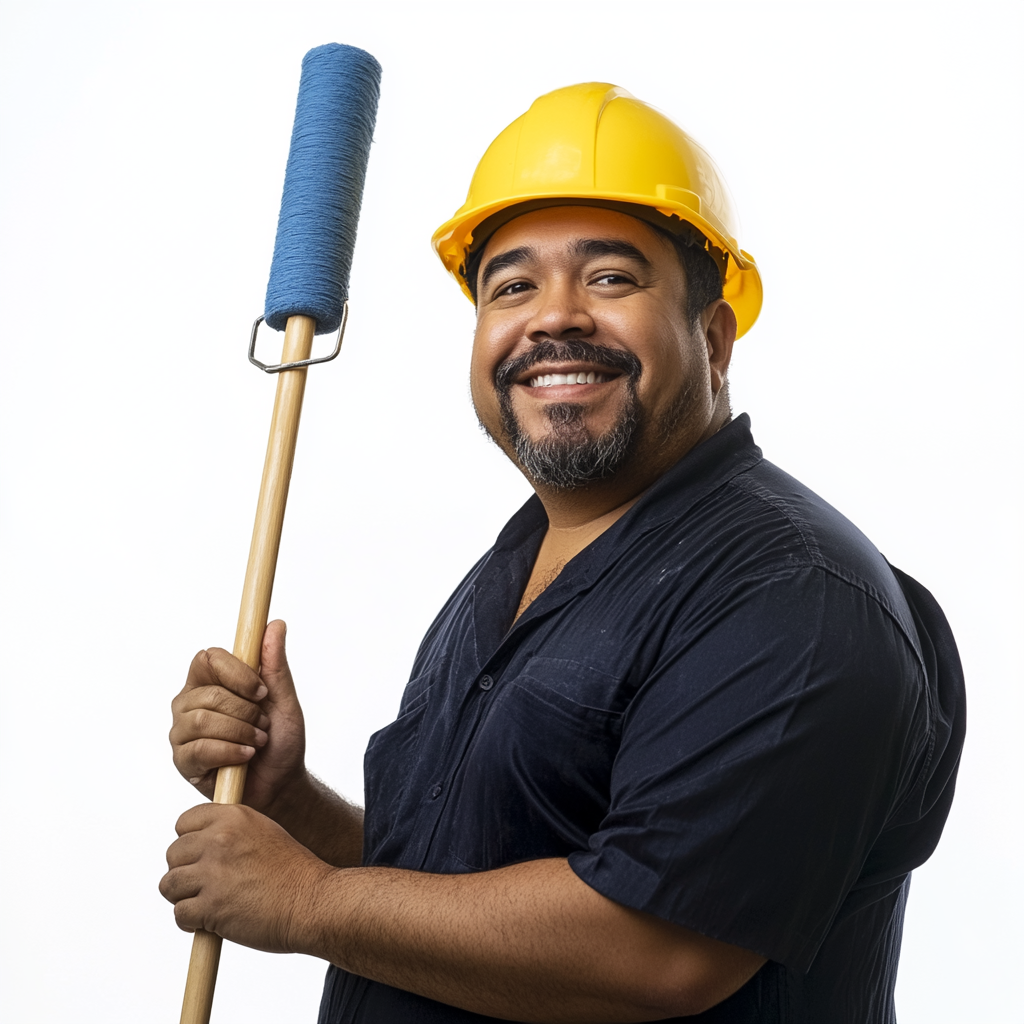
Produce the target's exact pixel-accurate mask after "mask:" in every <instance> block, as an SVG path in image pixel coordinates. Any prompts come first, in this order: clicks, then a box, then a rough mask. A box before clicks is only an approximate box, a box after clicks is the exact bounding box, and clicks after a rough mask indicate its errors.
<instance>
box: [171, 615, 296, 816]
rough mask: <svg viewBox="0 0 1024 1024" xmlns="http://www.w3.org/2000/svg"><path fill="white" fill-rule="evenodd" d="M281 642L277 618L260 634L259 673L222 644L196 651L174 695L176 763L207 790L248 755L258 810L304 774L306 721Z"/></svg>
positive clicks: (250, 798) (248, 789)
mask: <svg viewBox="0 0 1024 1024" xmlns="http://www.w3.org/2000/svg"><path fill="white" fill-rule="evenodd" d="M284 645H285V624H284V623H283V622H281V621H280V620H279V619H277V620H275V621H274V622H271V623H270V624H269V625H268V626H267V630H266V632H265V633H264V635H263V651H262V665H261V667H260V674H259V675H257V673H256V672H254V671H253V670H252V669H251V668H249V667H248V666H247V665H245V664H244V663H243V662H241V661H239V660H238V659H237V658H235V657H233V656H232V655H230V654H228V652H227V651H225V650H222V649H221V648H219V647H211V648H210V649H209V650H206V651H200V652H199V653H198V654H197V655H196V656H195V658H193V659H192V664H191V666H190V667H189V671H188V678H187V679H186V681H185V688H184V689H183V690H182V691H181V693H179V694H178V696H177V697H175V698H174V700H173V701H172V702H171V711H172V712H173V715H174V721H173V724H172V725H171V732H170V741H171V747H172V749H173V751H174V765H175V767H176V768H177V769H178V771H179V772H181V774H182V775H183V776H184V777H185V778H186V779H188V781H189V782H191V783H192V785H194V786H195V787H196V789H198V790H199V792H200V793H202V794H203V796H205V797H207V798H211V797H212V796H213V788H214V782H215V780H216V775H217V769H218V768H219V767H221V766H222V765H228V764H246V763H247V762H248V763H249V770H248V773H247V775H246V780H245V796H244V798H243V799H244V801H245V803H246V804H248V805H249V806H250V807H255V808H256V809H257V810H261V811H267V810H269V809H270V808H271V807H272V806H273V804H274V802H275V801H276V800H277V798H278V797H279V796H280V795H281V794H282V792H283V791H284V790H286V789H288V788H289V787H293V786H295V785H296V784H298V783H300V782H301V781H302V780H304V778H305V767H304V757H305V750H306V734H305V724H304V722H303V719H302V708H301V707H300V706H299V700H298V697H297V696H296V695H295V684H294V682H293V681H292V674H291V671H290V669H289V668H288V660H287V658H286V656H285V646H284Z"/></svg>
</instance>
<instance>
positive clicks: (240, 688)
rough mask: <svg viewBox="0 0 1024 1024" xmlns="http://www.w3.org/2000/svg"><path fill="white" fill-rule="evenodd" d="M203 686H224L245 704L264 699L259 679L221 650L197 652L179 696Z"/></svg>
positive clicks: (243, 663) (251, 671)
mask: <svg viewBox="0 0 1024 1024" xmlns="http://www.w3.org/2000/svg"><path fill="white" fill-rule="evenodd" d="M203 686H223V687H224V688H225V689H227V690H230V691H231V692H232V693H235V694H238V696H239V697H243V698H245V699H246V700H248V701H260V700H262V699H263V698H264V697H265V696H266V695H267V688H266V685H265V684H264V682H263V680H262V679H260V677H259V675H258V674H257V673H256V672H254V671H253V670H252V669H251V668H249V666H248V665H246V664H245V662H243V661H239V660H238V658H236V657H235V656H234V655H232V654H229V653H228V652H227V651H225V650H224V649H223V648H221V647H211V648H209V649H208V650H205V651H200V652H199V653H198V654H197V655H196V656H195V657H194V658H193V659H192V664H191V665H190V666H189V670H188V678H187V679H186V681H185V690H184V691H182V694H184V693H186V692H187V691H189V690H194V689H197V688H199V687H203Z"/></svg>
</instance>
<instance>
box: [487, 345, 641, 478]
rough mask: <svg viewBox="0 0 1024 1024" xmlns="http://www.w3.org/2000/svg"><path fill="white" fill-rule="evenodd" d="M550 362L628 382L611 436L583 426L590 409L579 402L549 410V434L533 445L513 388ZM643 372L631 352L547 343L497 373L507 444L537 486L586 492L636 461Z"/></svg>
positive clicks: (551, 406) (547, 412) (558, 405)
mask: <svg viewBox="0 0 1024 1024" xmlns="http://www.w3.org/2000/svg"><path fill="white" fill-rule="evenodd" d="M546 361H550V362H586V363H590V364H593V365H597V366H606V367H608V368H609V369H612V370H616V371H619V372H620V373H621V374H623V375H624V376H625V378H626V400H625V403H624V405H623V408H622V411H621V412H620V414H619V417H618V419H617V420H616V421H615V423H614V424H613V426H612V427H611V428H610V429H609V430H606V431H605V432H604V433H603V434H600V435H598V436H596V437H595V436H593V435H592V434H591V433H590V431H589V430H588V429H587V425H586V422H585V411H586V406H585V405H584V404H582V403H577V402H556V403H554V404H552V405H549V406H548V407H547V408H546V410H545V413H546V415H547V419H548V425H549V427H550V431H549V433H548V434H547V436H545V437H544V438H543V439H542V440H540V441H534V440H533V438H531V437H530V436H529V435H528V434H527V433H526V432H525V431H524V430H523V428H522V425H521V424H520V422H519V419H518V418H517V416H516V413H515V410H514V409H513V407H512V387H513V385H514V383H515V381H516V379H518V378H519V377H521V376H522V374H524V373H525V372H526V371H527V370H529V369H530V368H531V367H532V366H536V365H537V364H538V363H542V362H546ZM640 370H641V366H640V360H639V359H637V358H636V356H634V355H633V354H632V353H631V352H623V351H621V350H618V349H610V348H603V347H599V346H597V345H592V344H591V343H589V342H586V341H580V340H570V341H561V342H556V341H544V342H541V343H540V344H538V345H537V346H536V348H534V349H533V350H532V351H530V352H528V353H527V354H526V355H523V356H519V357H518V358H516V359H510V360H508V361H507V362H505V363H502V364H501V366H499V367H498V370H497V372H496V373H495V375H494V381H495V387H496V391H497V395H498V405H499V408H500V411H501V425H502V430H503V432H504V435H505V440H506V441H507V442H508V444H509V445H510V446H511V448H512V450H513V451H514V452H515V457H516V460H517V461H518V462H519V465H520V466H521V467H522V470H523V472H524V473H525V474H526V475H527V476H528V477H529V478H530V480H531V481H532V482H533V483H534V484H543V485H545V486H548V487H553V488H556V489H558V490H575V489H578V488H581V487H586V486H587V484H590V483H593V482H594V481H595V480H604V479H607V478H608V477H610V476H612V475H613V474H615V473H616V472H617V471H618V470H619V468H620V467H621V466H622V465H623V463H625V462H626V461H627V460H628V459H629V458H630V457H631V456H632V455H633V453H634V451H635V450H636V446H637V441H638V438H639V436H640V433H641V427H642V425H643V419H644V416H643V409H642V408H641V405H640V399H639V396H638V395H637V381H638V380H639V379H640ZM484 429H485V430H486V427H485V428H484ZM495 440H497V439H496V438H495Z"/></svg>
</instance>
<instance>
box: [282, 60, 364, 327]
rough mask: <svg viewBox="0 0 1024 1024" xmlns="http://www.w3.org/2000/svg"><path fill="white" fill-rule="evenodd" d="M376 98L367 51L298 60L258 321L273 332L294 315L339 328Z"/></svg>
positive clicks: (346, 292) (345, 296)
mask: <svg viewBox="0 0 1024 1024" xmlns="http://www.w3.org/2000/svg"><path fill="white" fill-rule="evenodd" d="M379 95H380V65H379V64H378V63H377V61H376V60H374V59H373V57H371V56H370V54H368V53H367V52H366V51H365V50H360V49H357V48H356V47H354V46H342V45H341V44H339V43H329V44H328V45H326V46H318V47H316V48H315V49H313V50H310V51H309V53H307V54H306V56H305V57H304V58H303V61H302V77H301V80H300V82H299V99H298V103H297V104H296V107H295V126H294V128H293V129H292V145H291V150H290V151H289V153H288V166H287V168H286V170H285V176H284V195H283V196H282V197H281V216H280V219H279V220H278V223H277V239H276V241H275V242H274V260H273V262H272V263H271V265H270V282H269V283H268V285H267V303H266V309H265V311H264V314H263V315H264V317H265V319H266V322H267V323H268V324H269V325H270V326H271V327H273V328H274V329H275V330H278V331H281V330H284V327H285V324H286V323H287V322H288V317H290V316H294V315H296V314H302V315H304V316H311V317H315V318H316V333H317V334H326V333H328V332H331V331H335V330H337V329H338V325H339V324H340V323H341V313H342V307H343V306H344V304H345V300H346V299H347V298H348V277H349V271H350V269H351V267H352V250H353V248H354V247H355V244H356V225H357V224H358V222H359V205H360V203H361V202H362V198H363V181H364V179H365V177H366V164H367V161H368V160H369V158H370V143H371V141H372V140H373V126H374V122H375V121H376V118H377V100H378V97H379Z"/></svg>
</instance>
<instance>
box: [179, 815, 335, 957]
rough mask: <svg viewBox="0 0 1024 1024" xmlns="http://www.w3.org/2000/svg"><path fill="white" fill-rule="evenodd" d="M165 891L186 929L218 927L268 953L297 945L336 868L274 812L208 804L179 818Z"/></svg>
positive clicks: (226, 934) (225, 934)
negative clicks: (298, 931) (297, 933)
mask: <svg viewBox="0 0 1024 1024" xmlns="http://www.w3.org/2000/svg"><path fill="white" fill-rule="evenodd" d="M175 828H176V830H177V833H178V836H179V838H178V839H177V840H176V841H175V842H174V843H172V844H171V846H170V848H169V849H168V851H167V866H168V868H169V870H168V872H167V874H166V875H164V877H163V878H162V879H161V881H160V892H161V893H162V894H163V895H164V897H165V898H166V899H167V900H169V901H170V902H171V903H173V904H174V918H175V920H176V921H177V924H178V927H179V928H181V929H183V930H184V931H189V932H191V931H195V930H196V929H197V928H202V929H203V930H204V931H208V932H215V933H216V934H217V935H222V936H223V937H224V938H226V939H231V940H232V941H233V942H240V943H243V944H244V945H246V946H252V947H253V948H254V949H262V950H266V951H267V952H269V953H291V952H296V951H297V947H296V946H295V945H294V944H293V936H292V928H293V925H294V924H295V923H297V922H303V923H304V922H305V921H306V920H307V919H308V918H309V917H310V916H311V908H312V906H313V905H314V904H315V901H316V894H317V892H318V891H319V889H320V888H321V886H322V883H323V881H324V879H325V878H326V877H327V876H328V875H330V874H331V873H332V872H333V871H335V869H334V868H331V867H330V866H329V865H327V864H325V863H324V862H323V861H322V860H320V859H319V858H318V857H316V856H314V855H313V854H312V853H310V852H309V850H307V849H306V848H305V847H304V846H301V845H300V844H299V843H297V842H296V841H295V840H294V839H292V837H291V836H290V835H289V834H288V833H287V832H285V830H284V829H283V828H281V826H280V825H277V824H276V823H274V822H273V821H271V820H270V819H269V818H267V817H265V816H264V815H262V814H260V813H259V812H258V811H254V810H252V809H251V808H249V807H244V806H242V805H238V804H234V805H232V804H201V805H200V806H199V807H193V808H192V809H191V810H190V811H186V812H185V813H184V814H183V815H182V816H181V817H180V818H179V819H178V822H177V825H176V826H175Z"/></svg>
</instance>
